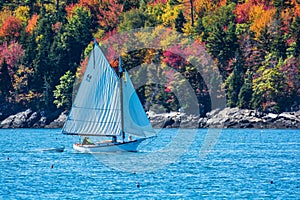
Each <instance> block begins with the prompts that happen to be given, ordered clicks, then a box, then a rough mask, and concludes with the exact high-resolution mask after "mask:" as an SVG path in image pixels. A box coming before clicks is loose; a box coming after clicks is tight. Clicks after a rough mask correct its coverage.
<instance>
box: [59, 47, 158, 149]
mask: <svg viewBox="0 0 300 200" xmlns="http://www.w3.org/2000/svg"><path fill="white" fill-rule="evenodd" d="M62 133H63V134H67V135H78V136H80V137H81V140H82V142H79V143H76V144H74V145H73V148H74V149H75V150H77V151H79V152H83V153H97V152H114V151H137V148H138V146H139V144H140V143H141V142H142V141H144V140H145V139H147V138H149V137H152V136H154V135H155V131H154V129H153V128H152V126H151V123H150V121H149V119H148V117H147V115H146V113H145V111H144V108H143V106H142V104H141V102H140V100H139V98H138V96H137V94H136V92H135V89H134V87H133V84H132V82H131V80H130V77H129V75H128V72H127V71H126V70H123V69H122V64H121V59H119V72H118V73H116V72H115V71H114V69H113V68H112V67H111V66H110V64H109V62H108V60H107V59H106V58H105V56H104V54H103V52H102V51H101V49H100V47H99V45H98V44H97V42H94V46H93V50H92V52H91V54H90V57H89V62H88V65H87V68H86V71H85V73H84V76H83V79H82V81H81V84H80V87H79V89H78V92H77V95H76V98H75V100H74V102H73V105H72V108H71V111H70V114H69V116H68V118H67V120H66V123H65V125H64V127H63V130H62ZM125 136H128V139H125ZM82 138H83V139H82ZM107 138H111V140H107Z"/></svg>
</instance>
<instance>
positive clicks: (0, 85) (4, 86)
mask: <svg viewBox="0 0 300 200" xmlns="http://www.w3.org/2000/svg"><path fill="white" fill-rule="evenodd" d="M12 88H13V87H12V83H11V79H10V76H9V73H8V64H7V63H6V61H5V59H3V61H2V63H1V65H0V103H3V102H7V101H8V98H9V96H10V91H11V90H12Z"/></svg>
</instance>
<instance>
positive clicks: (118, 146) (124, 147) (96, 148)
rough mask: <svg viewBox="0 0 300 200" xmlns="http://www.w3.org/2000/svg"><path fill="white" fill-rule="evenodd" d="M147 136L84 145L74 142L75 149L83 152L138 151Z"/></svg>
mask: <svg viewBox="0 0 300 200" xmlns="http://www.w3.org/2000/svg"><path fill="white" fill-rule="evenodd" d="M144 140H145V138H143V139H139V140H134V141H130V142H124V143H122V142H117V143H112V142H106V143H100V144H94V145H82V144H73V149H75V150H76V151H78V152H81V153H101V152H120V151H130V152H136V151H137V147H138V146H139V144H140V143H141V142H142V141H144Z"/></svg>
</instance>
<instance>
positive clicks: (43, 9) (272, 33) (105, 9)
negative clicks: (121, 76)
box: [0, 0, 300, 120]
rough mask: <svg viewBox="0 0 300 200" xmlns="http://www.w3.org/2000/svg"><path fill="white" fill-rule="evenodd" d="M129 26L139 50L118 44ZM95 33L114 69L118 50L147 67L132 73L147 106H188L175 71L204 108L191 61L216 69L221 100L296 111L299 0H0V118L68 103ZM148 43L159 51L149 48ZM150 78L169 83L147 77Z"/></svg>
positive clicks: (205, 99)
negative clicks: (181, 100) (162, 79)
mask: <svg viewBox="0 0 300 200" xmlns="http://www.w3.org/2000/svg"><path fill="white" fill-rule="evenodd" d="M150 27H151V29H147V30H148V31H143V30H142V29H145V28H150ZM141 28H142V29H141ZM131 30H135V32H134V34H135V35H137V36H138V37H140V39H139V46H140V47H145V48H136V49H130V47H128V46H126V45H124V44H125V43H126V44H127V42H128V41H130V37H122V38H121V39H122V41H121V42H120V41H116V40H120V37H117V38H116V37H114V36H115V35H122V34H123V33H126V32H129V31H131ZM174 32H175V33H176V34H173V33H174ZM179 36H180V37H181V36H182V37H183V38H184V39H181V40H180V42H179V45H178V43H176V45H175V41H176V39H178V37H179ZM93 38H95V39H96V40H97V41H98V43H99V44H100V46H101V48H103V50H104V52H105V54H106V56H107V58H108V60H109V62H110V64H111V66H112V67H114V68H117V67H118V56H116V55H117V54H118V53H119V55H120V56H121V57H122V60H123V65H124V66H125V67H126V68H127V69H128V70H129V69H133V68H134V67H136V66H140V65H143V64H148V65H153V66H154V68H151V67H149V68H147V67H146V68H143V67H140V69H139V70H136V75H135V78H133V83H135V82H138V80H137V79H138V77H142V79H147V78H148V77H149V81H148V82H147V81H146V84H144V85H143V86H141V87H138V88H137V92H138V95H139V97H140V100H141V101H142V103H143V105H144V107H145V109H146V110H148V109H150V108H151V109H152V110H153V111H156V112H162V111H164V112H168V111H176V110H178V109H179V108H180V107H183V109H185V110H188V109H189V105H182V104H180V103H179V100H178V98H177V97H176V92H175V90H176V87H178V84H181V82H180V81H177V80H176V77H179V76H180V77H184V79H185V80H187V81H188V83H189V85H190V86H191V88H192V90H193V93H194V95H195V97H196V99H197V100H196V101H197V104H198V106H199V109H200V114H202V115H204V114H205V113H206V112H208V111H210V110H211V109H212V108H211V95H210V89H211V88H210V85H211V83H208V82H207V81H206V80H207V77H205V76H204V74H203V73H202V72H200V71H199V70H197V67H196V66H195V64H194V63H202V64H203V63H206V64H203V65H205V66H204V68H205V69H206V70H207V71H209V70H216V71H218V72H219V75H220V79H221V82H222V83H221V88H222V90H224V95H223V96H224V97H225V98H226V106H228V107H239V108H245V109H257V110H260V111H264V112H275V113H279V112H284V111H295V110H299V109H300V1H299V0H116V1H114V0H22V1H21V0H0V113H2V115H1V116H0V120H1V119H3V118H4V117H7V116H6V115H9V114H12V113H16V112H18V111H22V110H25V109H27V108H31V109H33V110H38V111H42V110H48V111H56V110H66V109H67V110H68V109H70V107H71V104H72V92H73V89H74V88H75V87H76V81H75V80H78V79H80V78H79V77H80V76H81V75H82V74H83V73H84V69H85V66H86V64H87V59H88V55H89V53H90V52H91V50H92V46H93ZM114 42H115V43H118V42H119V43H122V44H123V46H122V50H119V49H120V48H119V47H115V49H114V48H113V47H114ZM154 43H155V44H158V46H159V47H161V48H146V47H149V44H154ZM107 44H110V46H111V48H110V47H109V45H107ZM167 44H168V45H167ZM187 44H189V45H187ZM200 46H201V47H203V48H199V49H197V48H198V47H200ZM116 49H118V50H116ZM195 49H197V51H196V50H195ZM118 51H120V52H118ZM201 51H204V52H207V54H208V55H209V56H208V57H210V58H211V60H210V61H208V60H205V59H206V57H205V56H201V55H199V52H201ZM183 55H184V56H183ZM207 63H209V64H207ZM155 66H156V68H155ZM155 69H156V70H155ZM156 76H157V77H161V76H164V77H166V79H167V81H165V82H164V83H161V84H154V83H152V82H151V81H150V77H156ZM210 81H211V82H214V80H213V77H212V78H211V79H210ZM74 83H75V84H74ZM182 84H183V83H182ZM73 86H74V87H73ZM217 96H219V97H220V96H222V93H220V95H217ZM220 98H221V97H220Z"/></svg>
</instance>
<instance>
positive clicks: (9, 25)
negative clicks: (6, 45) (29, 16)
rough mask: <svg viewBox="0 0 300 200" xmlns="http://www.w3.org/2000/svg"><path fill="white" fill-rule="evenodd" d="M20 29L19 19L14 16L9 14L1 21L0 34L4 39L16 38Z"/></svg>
mask: <svg viewBox="0 0 300 200" xmlns="http://www.w3.org/2000/svg"><path fill="white" fill-rule="evenodd" d="M21 29H22V22H21V20H20V19H18V18H16V17H13V16H10V17H8V18H7V19H6V20H5V22H4V23H3V25H2V27H1V29H0V35H1V36H2V37H4V38H5V39H6V41H12V40H13V39H18V37H19V36H20V31H21Z"/></svg>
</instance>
